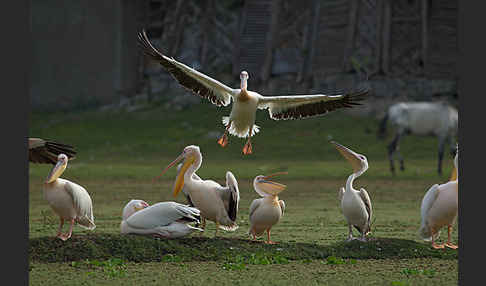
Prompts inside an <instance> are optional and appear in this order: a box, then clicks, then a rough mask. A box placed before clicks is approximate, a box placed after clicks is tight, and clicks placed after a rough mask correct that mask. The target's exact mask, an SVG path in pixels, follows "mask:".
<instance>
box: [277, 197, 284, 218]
mask: <svg viewBox="0 0 486 286" xmlns="http://www.w3.org/2000/svg"><path fill="white" fill-rule="evenodd" d="M278 204H279V205H280V209H281V210H282V216H283V214H284V212H285V202H284V201H283V200H280V201H278Z"/></svg>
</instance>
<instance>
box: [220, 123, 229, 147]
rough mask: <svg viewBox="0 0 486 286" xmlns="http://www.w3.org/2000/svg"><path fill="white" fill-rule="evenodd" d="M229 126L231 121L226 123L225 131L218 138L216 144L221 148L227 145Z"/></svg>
mask: <svg viewBox="0 0 486 286" xmlns="http://www.w3.org/2000/svg"><path fill="white" fill-rule="evenodd" d="M230 126H231V121H230V122H228V126H226V130H225V131H224V134H223V136H221V138H219V140H218V144H219V145H221V147H225V146H226V145H227V144H228V130H229V128H230Z"/></svg>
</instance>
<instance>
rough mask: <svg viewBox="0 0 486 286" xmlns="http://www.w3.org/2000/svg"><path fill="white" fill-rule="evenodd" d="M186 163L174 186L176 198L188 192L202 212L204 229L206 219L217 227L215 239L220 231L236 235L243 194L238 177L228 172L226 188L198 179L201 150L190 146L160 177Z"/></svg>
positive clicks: (211, 181)
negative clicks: (232, 232)
mask: <svg viewBox="0 0 486 286" xmlns="http://www.w3.org/2000/svg"><path fill="white" fill-rule="evenodd" d="M182 159H184V163H183V165H182V167H181V170H180V171H179V174H178V175H177V179H176V182H175V185H174V197H176V196H177V194H178V193H179V192H180V191H181V189H182V188H185V189H186V190H187V193H188V194H189V196H190V199H191V201H192V203H193V204H194V206H195V207H196V208H198V209H199V210H200V212H201V218H202V219H201V220H202V223H201V228H202V229H205V227H206V219H208V220H210V221H214V222H215V223H216V232H215V236H216V235H217V233H218V228H221V229H223V230H227V231H235V230H236V229H237V228H238V225H237V224H236V215H237V213H238V205H239V201H240V191H239V189H238V182H237V181H236V178H235V176H234V175H233V173H231V172H230V171H227V172H226V186H224V187H223V186H221V185H220V184H218V183H216V182H215V181H213V180H203V179H201V178H199V177H198V176H197V175H196V176H194V175H195V172H196V171H197V170H198V169H199V168H200V167H201V164H202V155H201V151H200V150H199V147H198V146H195V145H190V146H187V147H185V148H184V150H183V151H182V153H181V154H180V155H179V156H178V157H177V158H176V159H175V160H174V161H172V163H170V164H169V165H168V166H167V167H166V168H165V169H164V171H163V172H162V173H161V174H160V175H159V177H160V176H161V175H162V174H164V173H165V172H166V171H167V170H168V169H169V168H170V167H172V166H173V165H175V164H176V163H177V162H179V161H180V160H182Z"/></svg>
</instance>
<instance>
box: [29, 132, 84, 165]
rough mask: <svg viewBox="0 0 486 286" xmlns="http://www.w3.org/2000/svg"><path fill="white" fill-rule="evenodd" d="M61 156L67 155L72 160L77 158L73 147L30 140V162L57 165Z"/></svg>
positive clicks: (40, 140) (39, 139) (41, 140)
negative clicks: (58, 157)
mask: <svg viewBox="0 0 486 286" xmlns="http://www.w3.org/2000/svg"><path fill="white" fill-rule="evenodd" d="M59 154H65V155H66V156H67V157H68V158H69V159H70V160H72V159H74V158H75V157H74V156H75V155H76V151H75V150H74V147H73V146H71V145H67V144H63V143H58V142H54V141H48V140H44V139H41V138H29V162H32V163H50V164H53V165H55V164H56V163H57V156H58V155H59Z"/></svg>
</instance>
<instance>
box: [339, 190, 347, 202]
mask: <svg viewBox="0 0 486 286" xmlns="http://www.w3.org/2000/svg"><path fill="white" fill-rule="evenodd" d="M345 191H346V189H344V187H341V189H339V191H338V199H339V201H342V200H343V196H344V192H345Z"/></svg>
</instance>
